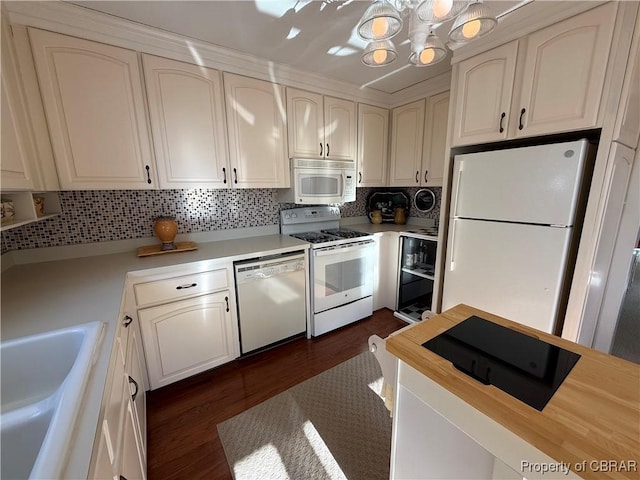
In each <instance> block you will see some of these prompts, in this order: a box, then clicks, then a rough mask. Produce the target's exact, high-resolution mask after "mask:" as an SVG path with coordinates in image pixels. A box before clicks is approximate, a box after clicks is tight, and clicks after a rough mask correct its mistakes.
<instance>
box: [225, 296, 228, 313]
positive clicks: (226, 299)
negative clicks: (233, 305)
mask: <svg viewBox="0 0 640 480" xmlns="http://www.w3.org/2000/svg"><path fill="white" fill-rule="evenodd" d="M224 301H225V302H227V312H228V311H229V297H224Z"/></svg>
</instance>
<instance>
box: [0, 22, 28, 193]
mask: <svg viewBox="0 0 640 480" xmlns="http://www.w3.org/2000/svg"><path fill="white" fill-rule="evenodd" d="M9 32H10V28H9V26H8V25H7V24H5V23H4V21H3V23H2V43H1V46H2V104H1V105H2V127H1V128H2V142H1V143H2V146H1V149H2V152H1V157H0V159H1V163H0V175H1V177H0V178H1V180H2V190H3V191H5V190H31V189H33V188H34V183H33V178H32V176H31V171H30V167H29V165H30V163H31V161H33V160H35V157H36V150H35V146H34V143H33V136H32V133H31V128H30V124H29V120H28V116H27V106H26V102H25V97H24V93H23V91H22V89H21V82H20V72H19V67H18V63H17V60H16V54H15V51H14V49H13V43H12V42H11V34H10V33H9Z"/></svg>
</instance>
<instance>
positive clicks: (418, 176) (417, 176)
mask: <svg viewBox="0 0 640 480" xmlns="http://www.w3.org/2000/svg"><path fill="white" fill-rule="evenodd" d="M419 178H420V170H416V183H420V180H419Z"/></svg>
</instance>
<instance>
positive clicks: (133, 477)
mask: <svg viewBox="0 0 640 480" xmlns="http://www.w3.org/2000/svg"><path fill="white" fill-rule="evenodd" d="M122 429H123V431H122V433H123V435H122V444H121V445H120V448H121V449H122V462H121V463H120V474H119V477H118V478H120V479H122V478H123V477H124V478H126V479H127V480H144V479H145V478H147V472H146V467H145V462H144V460H143V456H142V452H141V451H140V444H139V443H138V441H137V436H136V425H135V414H134V410H133V404H132V402H131V400H128V401H127V402H126V408H125V418H124V424H123V427H122Z"/></svg>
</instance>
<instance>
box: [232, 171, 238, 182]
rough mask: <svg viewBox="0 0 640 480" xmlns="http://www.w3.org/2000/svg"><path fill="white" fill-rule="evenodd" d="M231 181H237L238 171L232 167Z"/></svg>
mask: <svg viewBox="0 0 640 480" xmlns="http://www.w3.org/2000/svg"><path fill="white" fill-rule="evenodd" d="M233 183H238V171H237V170H236V169H235V168H234V169H233Z"/></svg>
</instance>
